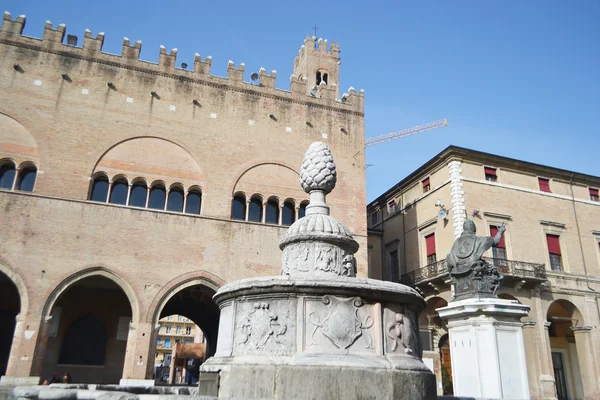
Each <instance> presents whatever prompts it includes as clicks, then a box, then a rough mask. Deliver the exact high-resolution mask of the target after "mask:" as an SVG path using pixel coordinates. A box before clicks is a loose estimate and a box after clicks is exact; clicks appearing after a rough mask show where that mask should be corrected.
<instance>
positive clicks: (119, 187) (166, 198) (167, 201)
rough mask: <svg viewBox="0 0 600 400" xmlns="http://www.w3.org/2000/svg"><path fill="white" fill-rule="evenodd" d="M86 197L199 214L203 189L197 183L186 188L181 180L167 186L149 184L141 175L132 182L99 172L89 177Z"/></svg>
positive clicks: (134, 205) (121, 177) (94, 199)
mask: <svg viewBox="0 0 600 400" xmlns="http://www.w3.org/2000/svg"><path fill="white" fill-rule="evenodd" d="M89 199H90V200H92V201H99V202H102V203H107V202H108V203H111V204H120V205H127V206H131V207H141V208H149V209H152V210H163V211H172V212H185V213H186V214H200V208H201V206H202V191H201V189H200V188H199V187H197V186H192V187H191V188H189V189H188V190H187V191H185V189H184V187H183V185H182V184H181V183H174V184H172V185H171V186H169V189H168V190H167V187H166V185H165V184H164V183H163V182H154V183H152V184H151V185H148V183H147V182H146V180H145V179H144V178H135V179H134V180H133V181H132V183H131V184H130V183H129V182H128V180H127V179H126V178H125V177H123V176H115V177H114V178H113V179H112V181H111V180H109V179H108V176H107V175H106V174H104V173H101V174H98V175H96V177H95V178H94V179H93V180H92V187H91V190H90V196H89Z"/></svg>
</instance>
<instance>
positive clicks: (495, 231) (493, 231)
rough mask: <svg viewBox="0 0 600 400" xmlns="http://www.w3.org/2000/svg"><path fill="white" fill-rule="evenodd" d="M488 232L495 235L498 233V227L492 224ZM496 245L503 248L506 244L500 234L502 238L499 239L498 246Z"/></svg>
mask: <svg viewBox="0 0 600 400" xmlns="http://www.w3.org/2000/svg"><path fill="white" fill-rule="evenodd" d="M490 233H491V236H492V237H494V236H496V233H498V227H497V226H493V225H492V226H490ZM496 247H501V248H503V249H505V248H506V245H505V244H504V235H502V239H500V243H498V246H496Z"/></svg>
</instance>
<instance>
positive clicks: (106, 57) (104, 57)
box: [0, 11, 363, 112]
mask: <svg viewBox="0 0 600 400" xmlns="http://www.w3.org/2000/svg"><path fill="white" fill-rule="evenodd" d="M25 23H26V17H25V16H24V15H19V16H18V17H16V18H14V19H13V17H12V15H11V14H10V13H9V12H8V11H6V12H4V17H3V20H2V26H1V28H0V41H2V42H3V43H14V44H17V45H20V46H23V47H29V48H31V49H32V50H38V51H47V52H55V53H57V54H59V55H61V56H72V57H76V58H82V59H87V60H89V61H92V62H104V63H108V64H112V65H115V66H122V67H126V68H135V69H139V70H143V71H148V72H152V73H163V74H171V75H174V76H175V77H181V78H188V79H198V80H207V81H212V80H218V83H219V84H223V78H220V77H216V76H213V75H210V68H211V63H212V58H211V57H210V56H208V57H206V58H205V59H204V61H203V60H202V58H201V57H200V54H198V53H196V54H195V56H194V65H193V69H192V70H190V69H187V66H182V68H178V67H177V64H176V61H177V49H176V48H175V49H172V50H171V51H169V52H168V51H167V49H166V48H165V47H164V46H162V45H161V46H160V48H159V54H158V63H153V62H148V61H144V60H141V59H140V53H141V50H142V41H141V40H138V41H135V42H133V43H132V41H130V40H129V39H128V38H127V37H125V38H124V39H123V46H122V50H121V54H120V55H116V54H109V53H105V52H103V51H102V47H103V45H104V38H105V35H104V32H101V33H98V34H96V36H95V37H94V36H93V34H92V32H91V31H90V30H89V29H86V30H85V32H84V36H83V44H82V45H81V47H79V46H78V45H77V38H75V37H73V36H72V35H69V38H68V39H69V43H63V41H64V39H65V35H66V34H67V28H66V25H65V24H60V25H58V26H56V28H55V27H54V26H53V24H52V22H50V21H46V24H45V27H44V33H43V36H42V38H41V39H38V38H32V37H28V36H24V35H23V29H24V28H25ZM309 49H310V50H311V51H313V52H320V53H323V54H328V55H331V56H332V57H334V58H336V59H337V58H338V57H339V45H338V44H337V43H331V44H329V46H328V43H327V40H322V39H318V40H317V39H316V38H314V37H313V38H310V37H307V38H306V39H305V40H304V45H303V46H302V48H301V50H300V52H301V53H302V52H308V51H309ZM297 58H298V57H296V59H297ZM296 62H297V61H296ZM244 69H245V65H244V63H241V64H239V65H238V67H237V68H236V67H235V64H234V62H233V61H229V62H228V66H227V79H226V81H229V83H230V84H231V85H234V86H240V85H243V87H246V88H247V89H249V90H254V91H264V92H269V91H271V90H273V91H276V92H277V93H273V94H276V95H283V94H284V93H292V94H294V95H298V96H300V95H301V96H307V97H309V100H311V101H316V102H326V103H330V105H332V106H333V105H335V106H336V107H340V108H347V109H349V110H354V111H359V112H362V111H363V99H362V92H361V93H359V94H358V95H357V94H356V93H353V94H350V93H349V95H348V96H347V98H346V99H341V100H343V101H341V100H340V99H336V98H335V97H336V91H335V90H332V89H335V88H336V85H335V84H334V85H331V86H330V87H325V88H322V89H321V88H320V89H319V94H318V96H315V95H310V94H309V93H308V92H307V83H306V79H305V78H304V77H300V78H297V77H295V76H293V75H292V77H290V90H289V91H285V90H280V89H277V88H275V83H276V77H277V74H276V72H275V70H273V71H271V73H269V74H267V72H266V70H265V69H264V68H261V69H260V71H259V73H258V77H259V79H258V84H253V83H252V82H244ZM215 83H216V82H215ZM355 98H356V101H353V100H355ZM359 98H360V99H359ZM307 100H308V99H307Z"/></svg>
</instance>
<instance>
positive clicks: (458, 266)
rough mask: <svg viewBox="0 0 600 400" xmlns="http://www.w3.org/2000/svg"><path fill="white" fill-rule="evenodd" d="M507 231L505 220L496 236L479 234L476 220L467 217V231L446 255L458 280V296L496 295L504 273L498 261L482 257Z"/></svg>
mask: <svg viewBox="0 0 600 400" xmlns="http://www.w3.org/2000/svg"><path fill="white" fill-rule="evenodd" d="M504 231H506V227H505V226H504V224H503V225H502V226H500V227H499V228H498V233H496V235H495V236H494V237H490V236H475V232H476V228H475V223H474V222H473V221H471V220H466V221H465V223H464V224H463V233H462V235H461V236H460V237H459V238H458V239H456V241H455V242H454V245H452V250H451V251H450V254H448V256H447V257H446V262H447V264H448V272H449V273H450V277H451V279H452V283H454V288H455V294H454V298H455V300H460V299H464V298H469V297H496V291H497V290H498V287H499V286H500V284H501V283H502V279H503V278H504V276H503V275H502V273H501V272H500V271H498V268H497V267H496V266H494V265H491V264H488V263H487V262H486V261H484V260H482V259H481V257H482V256H483V254H484V253H485V252H486V251H488V250H489V249H490V248H491V247H492V246H494V247H495V246H497V245H498V244H499V243H500V240H502V234H503V233H504Z"/></svg>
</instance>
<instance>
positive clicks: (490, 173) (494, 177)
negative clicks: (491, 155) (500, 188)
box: [484, 167, 498, 182]
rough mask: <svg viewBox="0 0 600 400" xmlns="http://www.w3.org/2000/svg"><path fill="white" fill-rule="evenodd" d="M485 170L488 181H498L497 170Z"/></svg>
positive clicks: (486, 168)
mask: <svg viewBox="0 0 600 400" xmlns="http://www.w3.org/2000/svg"><path fill="white" fill-rule="evenodd" d="M484 170H485V180H486V181H490V182H496V181H497V180H498V176H497V175H496V168H491V167H484Z"/></svg>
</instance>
